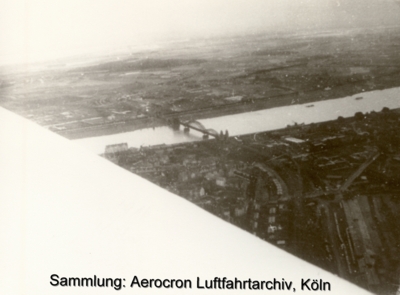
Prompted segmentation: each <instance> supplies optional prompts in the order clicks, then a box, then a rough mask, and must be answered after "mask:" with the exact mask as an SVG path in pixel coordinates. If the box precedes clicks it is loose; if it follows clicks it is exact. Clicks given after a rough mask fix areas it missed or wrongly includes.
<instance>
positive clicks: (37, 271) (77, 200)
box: [0, 109, 368, 295]
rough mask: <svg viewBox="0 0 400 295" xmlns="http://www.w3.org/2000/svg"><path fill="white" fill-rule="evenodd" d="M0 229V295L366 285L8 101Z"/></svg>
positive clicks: (1, 121)
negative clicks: (227, 218) (15, 109)
mask: <svg viewBox="0 0 400 295" xmlns="http://www.w3.org/2000/svg"><path fill="white" fill-rule="evenodd" d="M0 234H1V241H0V294H5V295H7V294H10V295H24V294H29V295H30V294H33V295H54V294H74V295H77V294H85V295H90V294H116V293H115V292H119V293H118V294H185V295H186V294H247V293H249V294H255V293H256V294H261V293H264V292H267V293H269V294H294V288H295V289H296V290H295V293H300V294H302V293H311V294H315V293H316V292H315V291H312V290H311V291H309V290H307V289H306V290H303V291H302V290H301V280H302V279H303V280H304V281H306V280H308V279H310V281H309V283H308V286H310V285H311V283H313V282H314V280H316V281H315V282H316V283H318V284H319V286H324V287H327V286H328V285H326V284H325V285H324V284H323V282H328V283H329V284H330V289H331V290H330V291H325V292H326V293H327V294H368V292H366V291H365V290H363V289H361V288H359V287H357V286H355V285H352V284H351V283H349V282H347V281H345V280H342V279H340V278H338V277H337V276H335V275H333V274H330V273H328V272H326V271H324V270H321V269H320V268H318V267H316V266H313V265H311V264H309V263H307V262H304V261H302V260H300V259H298V258H296V257H294V256H292V255H290V254H288V253H286V252H284V251H283V250H280V249H279V248H276V247H275V246H273V245H270V244H268V243H266V242H264V241H262V240H261V239H259V238H257V237H255V236H252V235H251V234H249V233H247V232H245V231H243V230H241V229H239V228H237V227H235V226H233V225H231V224H228V223H226V222H224V221H222V220H220V219H219V218H217V217H215V216H213V215H211V214H209V213H207V212H206V211H204V210H202V209H201V208H198V207H197V206H195V205H193V204H191V203H190V202H188V201H186V200H184V199H183V198H181V197H179V196H176V195H174V194H172V193H169V192H167V191H165V190H163V189H162V188H160V187H157V186H156V185H154V184H152V183H150V182H148V181H147V180H145V179H142V178H140V177H139V176H136V175H134V174H132V173H130V172H128V171H125V170H123V169H122V168H120V167H118V166H116V165H114V164H112V163H111V162H108V161H107V160H105V159H103V158H101V157H99V156H97V155H94V154H91V153H89V152H87V151H86V150H84V149H83V148H81V147H80V146H77V145H76V144H75V143H73V142H71V141H68V140H66V139H64V138H62V137H60V136H58V135H56V134H54V133H52V132H50V131H47V130H45V129H44V128H42V127H39V126H37V125H35V124H34V123H31V122H29V121H27V120H25V119H22V118H20V117H19V116H17V115H15V114H13V113H11V112H9V111H6V110H4V109H0ZM135 278H136V279H135ZM224 278H225V283H224V284H225V285H224V288H225V289H222V288H220V287H221V286H222V284H223V283H222V282H223V281H224ZM103 279H104V280H103ZM107 279H108V280H107ZM143 279H147V280H148V284H149V282H150V281H151V279H153V281H152V284H153V285H152V287H151V288H150V287H144V286H143V284H142V282H143V281H142V280H143ZM218 279H219V283H218ZM157 280H158V281H157ZM173 280H175V281H173ZM197 280H198V281H199V285H198V281H197ZM229 280H230V281H233V282H235V280H236V282H235V284H236V287H239V284H238V283H237V281H240V282H241V283H243V284H245V283H244V282H245V281H246V282H247V284H245V287H247V288H246V289H238V290H230V289H227V288H226V283H227V282H228V281H229ZM250 280H251V282H252V283H250ZM262 281H264V283H260V284H264V285H263V286H264V290H261V291H257V290H254V288H250V287H249V286H253V287H254V286H255V285H251V284H254V282H262ZM102 282H103V284H105V283H106V284H107V286H105V287H100V286H99V285H100V284H102ZM137 282H139V283H137ZM160 282H161V284H164V285H163V286H170V287H169V288H168V287H156V286H155V284H158V285H160ZM189 282H190V283H191V286H190V287H191V288H189V286H188V284H189ZM206 282H208V284H209V286H211V285H210V284H212V283H213V282H214V283H213V284H214V285H212V286H213V288H211V289H202V288H201V287H204V288H205V284H206ZM268 282H270V283H268ZM277 282H280V284H279V285H280V286H279V287H280V289H281V290H278V284H277ZM119 283H121V284H119ZM132 283H133V284H132ZM290 283H291V284H290ZM78 284H82V285H81V286H78ZM93 284H94V285H93ZM177 284H178V285H177ZM179 284H182V286H183V284H185V287H186V288H183V287H182V288H179ZM272 284H273V285H274V288H275V290H274V289H272V290H267V289H265V288H266V286H268V287H271V286H272ZM139 285H140V286H139ZM145 285H146V284H145ZM118 286H119V287H118ZM171 286H172V287H171ZM313 286H314V287H316V286H317V285H316V284H314V285H313ZM289 287H290V288H289ZM242 288H243V285H242ZM118 289H120V290H118ZM288 289H289V290H288ZM303 289H304V286H303ZM318 292H319V291H318ZM318 292H317V293H318ZM320 292H321V293H325V292H324V291H320Z"/></svg>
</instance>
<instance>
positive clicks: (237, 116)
mask: <svg viewBox="0 0 400 295" xmlns="http://www.w3.org/2000/svg"><path fill="white" fill-rule="evenodd" d="M150 2H152V3H153V5H155V6H154V7H150V8H149V7H147V8H146V9H153V8H154V9H155V7H157V6H156V5H157V3H159V2H160V1H158V2H157V1H150ZM167 2H174V3H175V4H176V3H177V2H176V1H172V0H170V1H167ZM189 2H190V3H191V4H190V5H193V6H194V7H195V8H196V9H194V8H193V9H191V8H190V5H189V4H187V3H186V4H185V5H183V4H182V7H178V8H177V7H175V8H171V7H170V6H168V9H166V7H164V6H163V8H160V10H163V9H164V8H165V9H166V10H167V11H166V12H165V13H169V14H168V16H164V17H162V16H160V15H162V11H158V10H157V13H156V12H155V17H158V20H159V23H160V24H159V25H158V26H155V25H154V26H153V27H152V29H151V32H153V31H157V29H159V31H158V34H157V33H154V36H155V37H154V40H156V41H153V39H152V40H151V42H150V41H149V40H150V39H146V38H142V39H140V42H139V43H138V44H136V43H134V42H133V41H132V40H129V42H128V41H126V38H128V37H127V36H129V34H127V33H126V32H125V31H129V30H135V28H134V26H133V27H132V26H131V27H129V28H128V27H127V28H124V32H123V33H120V34H119V33H116V32H115V34H116V35H118V36H117V37H115V40H111V41H110V43H113V42H114V41H115V48H113V47H112V45H113V44H108V45H107V46H108V47H107V49H106V50H103V51H102V50H100V49H98V48H97V47H96V49H94V48H92V47H91V49H90V50H92V51H90V50H86V49H87V48H85V50H82V52H78V51H77V53H75V52H74V53H73V54H72V53H71V54H69V55H64V56H63V55H62V54H60V56H52V57H51V58H48V59H46V58H45V57H44V58H42V57H40V58H37V59H34V58H32V59H30V57H28V60H29V63H26V60H23V61H22V60H12V58H11V57H10V56H8V55H7V56H6V55H4V56H6V58H3V59H4V60H7V59H9V62H4V61H2V63H1V64H0V106H1V107H2V108H5V109H7V110H10V111H12V112H14V113H16V114H17V115H19V116H22V117H24V118H26V119H29V120H30V121H32V122H34V123H36V124H38V125H40V126H41V127H43V128H45V129H47V130H49V131H50V132H53V133H56V134H58V135H61V136H62V137H65V138H67V139H69V140H71V141H73V142H75V143H77V144H79V145H81V146H83V147H84V148H86V149H88V150H89V151H91V152H93V153H96V154H97V155H99V157H103V158H105V159H107V160H109V161H111V162H113V163H114V164H115V165H118V166H120V167H122V168H123V169H125V170H128V171H130V172H131V173H134V174H137V175H139V176H141V177H143V178H145V179H147V180H149V181H150V182H152V183H154V184H156V185H158V186H160V187H161V188H163V189H165V190H167V191H169V192H172V193H174V194H176V195H178V196H180V197H182V198H184V199H186V200H188V201H190V202H192V203H194V204H195V205H197V206H198V207H200V208H202V209H204V210H206V211H208V212H210V213H212V214H214V215H215V216H217V217H219V218H220V219H222V220H224V221H226V222H228V223H231V224H233V225H235V226H237V227H239V228H241V229H243V230H245V231H247V232H249V233H251V234H252V235H255V236H256V237H258V238H259V239H261V240H264V241H265V242H266V243H270V244H273V245H275V246H276V247H279V248H281V249H283V250H284V251H287V252H289V253H291V254H293V255H295V256H297V257H299V258H301V259H303V260H305V261H307V262H310V263H312V264H314V265H316V266H318V267H320V268H322V269H324V270H327V271H329V272H331V273H334V274H336V275H337V276H339V277H341V278H344V279H345V280H347V281H350V282H352V283H354V284H356V285H358V286H360V287H362V288H364V289H366V290H369V291H370V292H372V293H376V294H399V293H398V292H399V291H398V290H400V219H399V216H400V4H399V1H394V0H393V1H389V0H387V1H383V0H366V1H358V0H357V1H353V2H354V3H347V2H348V1H347V2H346V3H345V2H344V1H340V0H338V1H331V0H323V1H314V0H308V1H299V2H298V3H296V4H294V3H293V2H295V1H289V0H287V1H283V2H282V3H281V4H279V3H278V1H273V0H270V1H258V0H251V1H248V3H246V4H244V3H245V2H243V1H236V3H235V4H232V7H230V6H229V5H230V2H229V3H228V1H225V0H221V1H215V2H216V3H217V4H215V3H214V4H212V5H211V4H208V3H209V1H205V2H204V3H202V4H201V3H200V2H201V1H194V0H193V1H189ZM233 2H235V1H233ZM300 2H301V3H300ZM342 2H343V3H342ZM205 3H207V4H205ZM266 3H268V4H266ZM317 3H318V4H317ZM160 5H161V4H160ZM176 5H177V6H179V5H178V4H176ZM207 5H211V6H212V8H210V11H212V12H209V10H206V9H203V10H201V11H200V12H199V16H198V19H196V18H195V17H194V15H195V14H196V11H199V9H200V8H199V7H206V6H207ZM252 6H253V7H252ZM249 7H250V8H249ZM142 8H143V7H142ZM32 9H33V8H32ZM60 9H61V8H60ZM104 9H106V8H104ZM143 9H144V10H145V8H143ZM174 9H176V11H178V10H179V9H182V11H181V13H184V12H185V11H186V12H187V13H188V15H187V16H186V17H183V16H177V17H176V19H175V20H174V16H173V15H171V14H170V13H173V11H175V10H174ZM240 9H243V11H242V13H243V17H241V15H240V12H241V11H240ZM263 9H264V10H263ZM277 11H278V12H277ZM285 12H287V15H285ZM289 12H290V13H289ZM125 13H126V15H129V14H128V13H127V12H125ZM208 13H209V17H210V19H211V20H209V24H202V25H200V24H199V22H201V21H204V20H205V19H206V17H205V16H206V15H208ZM32 14H34V11H33V13H32ZM82 15H85V14H83V12H82ZM116 15H117V14H115V16H114V17H113V18H112V20H113V21H116V19H117V17H116ZM126 15H125V14H124V16H123V17H126ZM103 16H104V15H102V17H103ZM284 16H285V17H284ZM296 16H297V17H296ZM25 17H28V18H29V16H25ZM123 17H122V18H123ZM135 17H137V15H136V16H135ZM31 18H32V19H34V18H35V15H32V16H31ZM39 18H40V17H39ZM191 18H194V19H191ZM99 19H100V18H99ZM127 19H128V18H127ZM151 20H152V21H154V19H151ZM167 20H168V24H165V26H167V27H168V26H170V27H173V30H172V29H171V33H170V35H168V34H166V31H167V29H164V30H161V29H160V27H162V26H164V25H163V24H164V23H163V22H167ZM61 21H62V20H61ZM109 21H111V20H109ZM141 21H143V26H149V25H150V21H144V20H143V19H141ZM174 21H176V22H178V23H179V25H178V24H175V22H174ZM185 22H187V23H188V25H187V28H185V27H184V25H182V24H183V23H185ZM69 23H70V22H69ZM127 23H128V21H121V22H120V23H119V26H122V24H124V25H125V24H127ZM32 24H33V21H32ZM135 24H137V23H136V22H135ZM197 24H199V25H198V26H197ZM218 24H221V26H218ZM222 24H223V25H222ZM233 24H235V25H233ZM247 24H248V25H247ZM28 25H29V21H28ZM173 25H175V26H173ZM230 26H232V27H230ZM50 27H51V26H50ZM104 27H105V26H102V27H101V28H99V29H100V30H102V29H104ZM178 28H179V29H178ZM112 29H116V27H113V28H112ZM214 29H215V30H214ZM55 30H57V27H55ZM71 30H73V31H72V33H71V36H66V38H67V39H68V38H70V39H71V40H72V39H73V38H74V36H72V35H73V34H74V33H75V32H78V31H79V30H80V29H79V28H75V29H71ZM75 30H76V31H75ZM82 30H83V29H82ZM141 30H142V31H141V34H142V35H141V36H142V37H143V35H151V33H150V29H149V31H146V30H145V29H141ZM107 32H108V31H107ZM107 32H106V33H104V35H105V36H104V38H107V36H109V35H108V33H107ZM64 33H65V32H63V33H62V34H64ZM32 34H33V33H32ZM97 35H99V36H98V39H99V40H100V39H101V38H102V36H101V33H100V34H97ZM97 35H96V36H97ZM82 36H83V35H82ZM132 36H134V35H132ZM56 40H61V38H60V39H56ZM68 40H69V39H68ZM96 40H97V39H96ZM121 40H123V41H124V42H125V41H126V43H124V42H122V41H121ZM120 41H121V42H120ZM40 42H45V41H40ZM40 42H39V43H40ZM71 42H72V41H71ZM76 42H77V43H78V42H82V44H83V45H82V46H83V47H84V46H86V45H85V41H84V40H79V41H76ZM88 42H89V41H88ZM42 44H43V43H42ZM46 44H47V43H46ZM93 44H95V43H93ZM121 44H122V45H121ZM95 45H96V46H97V45H98V44H95ZM72 46H73V44H72V45H71V48H72ZM99 46H100V45H99ZM88 47H89V45H88ZM66 50H67V51H68V50H70V49H69V48H66ZM22 51H23V50H22ZM4 52H6V51H4ZM71 52H72V49H71ZM0 53H1V52H0ZM22 56H23V57H24V58H27V56H26V55H25V56H24V55H23V54H22ZM396 292H397V293H396Z"/></svg>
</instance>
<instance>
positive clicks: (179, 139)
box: [75, 87, 400, 154]
mask: <svg viewBox="0 0 400 295" xmlns="http://www.w3.org/2000/svg"><path fill="white" fill-rule="evenodd" d="M384 107H388V108H390V109H394V108H400V87H396V88H390V89H384V90H376V91H369V92H363V93H359V94H355V95H352V96H347V97H344V98H337V99H330V100H324V101H318V102H312V103H307V104H296V105H290V106H284V107H277V108H272V109H266V110H259V111H254V112H247V113H241V114H235V115H228V116H221V117H216V118H209V119H202V120H198V121H199V122H200V123H202V124H203V125H204V126H205V127H206V128H207V129H208V128H211V129H214V130H216V131H217V132H220V131H221V130H223V131H224V132H225V130H228V131H229V135H230V136H235V135H244V134H249V133H255V132H262V131H270V130H276V129H281V128H284V127H286V126H287V125H293V124H294V123H298V124H301V123H305V124H310V123H317V122H324V121H329V120H335V119H337V117H338V116H342V117H351V116H354V114H355V113H356V112H363V113H366V112H371V111H381V110H382V108H384ZM198 140H202V133H200V132H196V131H194V130H190V133H188V134H187V133H184V132H183V130H182V127H181V130H180V131H174V130H172V128H170V127H168V126H163V127H156V128H146V129H141V130H136V131H132V132H126V133H119V134H113V135H106V136H98V137H90V138H84V139H77V140H75V142H78V143H79V144H81V145H83V146H85V147H86V148H88V149H89V150H91V151H92V152H95V153H97V154H101V153H103V152H104V149H105V146H106V145H111V144H118V143H128V146H129V147H140V146H149V145H157V144H163V143H165V144H174V143H183V142H191V141H198Z"/></svg>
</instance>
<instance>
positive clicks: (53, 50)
mask: <svg viewBox="0 0 400 295" xmlns="http://www.w3.org/2000/svg"><path fill="white" fill-rule="evenodd" d="M394 2H395V1H394V0H393V1H391V0H0V62H1V63H3V62H4V61H7V60H9V61H10V60H18V61H21V60H25V61H35V60H37V59H42V58H48V57H53V56H59V55H64V54H65V53H68V52H79V51H82V50H84V51H90V50H92V49H94V48H98V47H113V46H115V47H116V46H125V45H133V46H136V45H141V44H143V43H144V42H146V43H147V42H150V41H153V40H156V39H157V38H158V37H160V36H166V37H169V36H174V37H175V38H178V37H180V36H182V37H188V36H193V37H196V36H203V35H210V34H221V33H225V32H244V31H246V30H247V29H266V30H268V29H288V30H299V29H313V30H324V29H331V28H338V27H358V26H377V25H394V24H398V25H400V6H399V5H396V4H394Z"/></svg>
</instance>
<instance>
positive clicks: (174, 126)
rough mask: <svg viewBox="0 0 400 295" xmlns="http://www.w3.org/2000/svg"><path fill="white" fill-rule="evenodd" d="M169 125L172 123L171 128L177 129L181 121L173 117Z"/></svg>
mask: <svg viewBox="0 0 400 295" xmlns="http://www.w3.org/2000/svg"><path fill="white" fill-rule="evenodd" d="M171 125H172V129H173V130H179V127H180V125H181V121H180V120H179V118H173V119H172V124H171Z"/></svg>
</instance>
